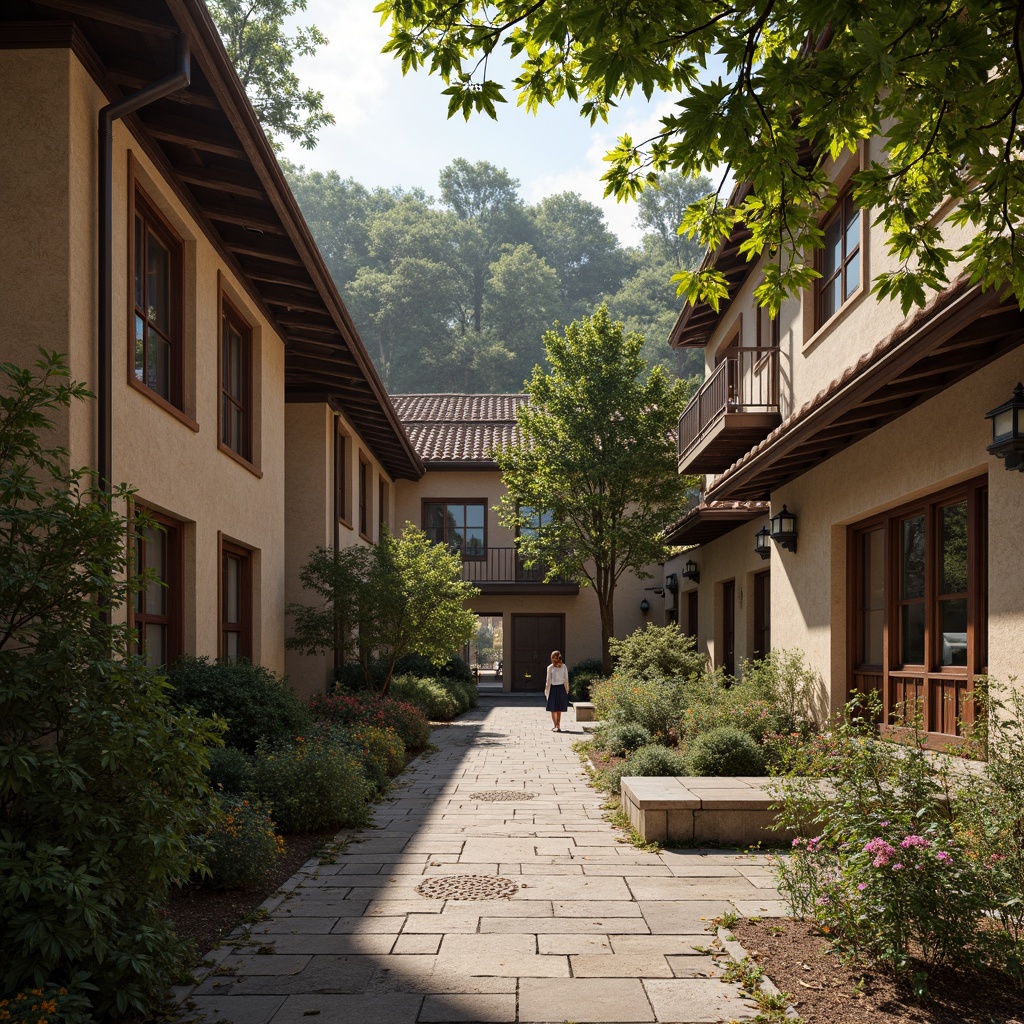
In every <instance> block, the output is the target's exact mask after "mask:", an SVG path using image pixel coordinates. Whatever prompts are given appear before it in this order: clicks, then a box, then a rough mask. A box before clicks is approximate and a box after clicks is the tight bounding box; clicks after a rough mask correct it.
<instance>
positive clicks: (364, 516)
mask: <svg viewBox="0 0 1024 1024" xmlns="http://www.w3.org/2000/svg"><path fill="white" fill-rule="evenodd" d="M359 532H360V533H361V534H362V535H363V536H364V537H367V538H369V536H370V464H369V463H368V462H366V461H364V459H363V457H362V455H360V456H359Z"/></svg>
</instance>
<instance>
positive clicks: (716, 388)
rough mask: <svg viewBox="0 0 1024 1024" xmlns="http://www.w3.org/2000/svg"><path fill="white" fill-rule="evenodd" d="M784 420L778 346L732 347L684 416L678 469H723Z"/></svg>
mask: <svg viewBox="0 0 1024 1024" xmlns="http://www.w3.org/2000/svg"><path fill="white" fill-rule="evenodd" d="M781 421H782V418H781V416H780V415H779V350H778V348H743V347H735V348H730V349H729V350H728V352H727V353H726V357H725V358H724V359H723V360H722V362H720V363H719V364H718V366H716V367H715V372H714V373H712V374H711V376H710V377H708V379H707V380H706V381H704V384H703V385H702V386H701V389H700V391H698V392H697V394H695V395H694V396H693V398H691V399H690V402H689V404H688V405H687V406H686V408H685V409H684V410H683V414H682V416H680V417H679V472H680V473H721V472H722V471H723V470H725V469H728V468H729V466H731V465H732V464H733V463H734V462H735V461H736V460H737V459H738V458H740V457H741V456H743V455H745V454H746V453H747V452H748V451H750V449H751V448H753V446H754V445H755V444H757V443H758V441H763V440H764V439H765V438H766V437H767V436H768V435H769V434H770V433H771V431H772V430H774V429H775V427H777V426H778V425H779V423H780V422H781Z"/></svg>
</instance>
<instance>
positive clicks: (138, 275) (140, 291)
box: [135, 217, 146, 309]
mask: <svg viewBox="0 0 1024 1024" xmlns="http://www.w3.org/2000/svg"><path fill="white" fill-rule="evenodd" d="M143 232H144V228H143V226H142V218H141V217H136V218H135V307H136V309H141V308H142V305H143V303H144V302H145V301H146V300H145V288H144V282H145V276H144V273H143V269H142V267H143V258H144V254H145V251H146V250H145V246H144V244H143V239H144V234H143Z"/></svg>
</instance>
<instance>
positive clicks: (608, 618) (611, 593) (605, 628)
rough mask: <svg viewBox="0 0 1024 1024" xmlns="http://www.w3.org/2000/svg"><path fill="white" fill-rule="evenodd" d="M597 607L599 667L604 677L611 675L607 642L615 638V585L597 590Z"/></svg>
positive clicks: (610, 658) (610, 660) (610, 657)
mask: <svg viewBox="0 0 1024 1024" xmlns="http://www.w3.org/2000/svg"><path fill="white" fill-rule="evenodd" d="M597 605H598V608H599V609H600V611H601V665H602V671H603V672H604V674H605V675H606V676H609V675H611V673H612V656H611V652H610V651H609V650H608V640H609V639H610V638H611V637H613V636H615V585H614V584H612V586H611V587H610V588H607V592H605V588H601V587H598V588H597Z"/></svg>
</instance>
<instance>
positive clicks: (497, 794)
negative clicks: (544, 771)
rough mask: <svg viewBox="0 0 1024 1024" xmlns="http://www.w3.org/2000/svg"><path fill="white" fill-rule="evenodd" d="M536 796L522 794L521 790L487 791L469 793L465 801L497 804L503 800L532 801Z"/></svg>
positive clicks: (533, 794) (534, 794)
mask: <svg viewBox="0 0 1024 1024" xmlns="http://www.w3.org/2000/svg"><path fill="white" fill-rule="evenodd" d="M536 795H537V794H536V793H524V792H523V791H522V790H521V789H488V790H485V791H484V792H483V793H469V794H467V799H469V800H483V801H485V802H487V803H499V802H502V801H505V800H509V801H511V800H532V799H533V798H534V797H535V796H536Z"/></svg>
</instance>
